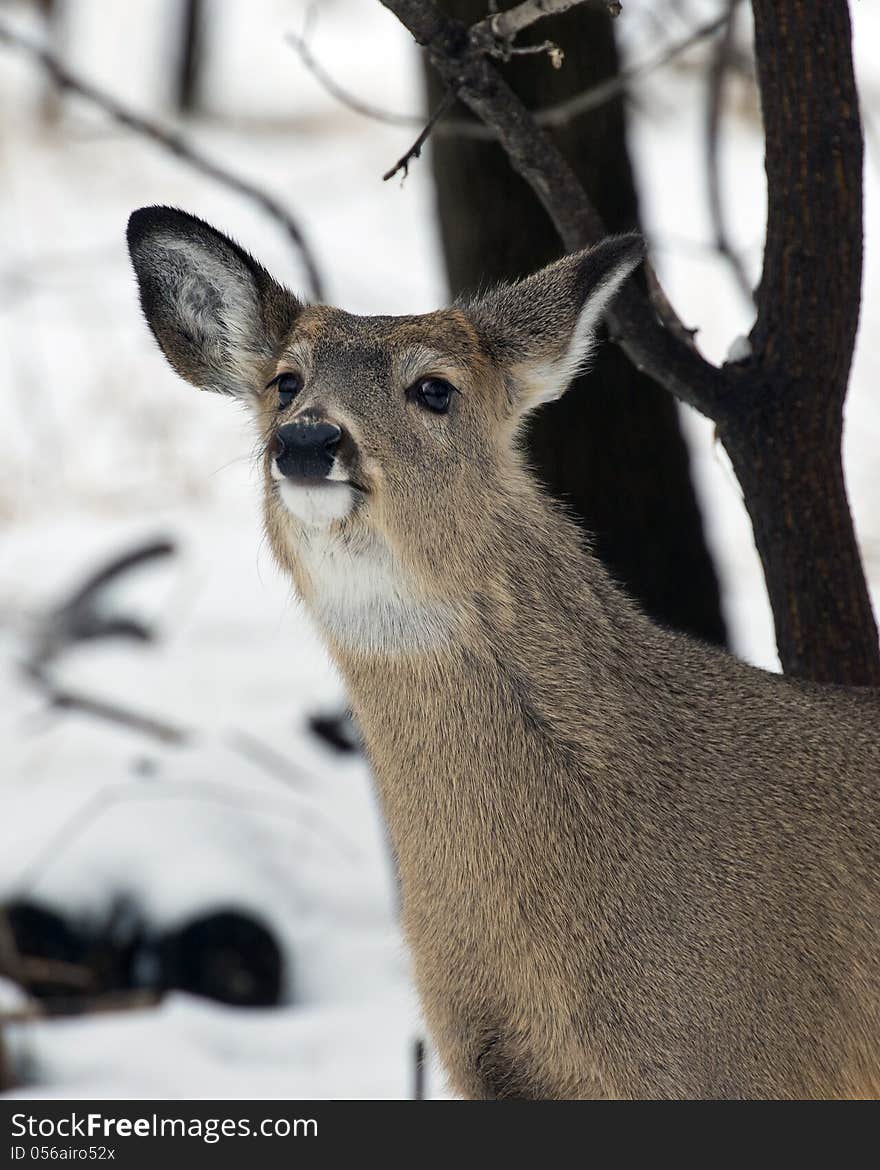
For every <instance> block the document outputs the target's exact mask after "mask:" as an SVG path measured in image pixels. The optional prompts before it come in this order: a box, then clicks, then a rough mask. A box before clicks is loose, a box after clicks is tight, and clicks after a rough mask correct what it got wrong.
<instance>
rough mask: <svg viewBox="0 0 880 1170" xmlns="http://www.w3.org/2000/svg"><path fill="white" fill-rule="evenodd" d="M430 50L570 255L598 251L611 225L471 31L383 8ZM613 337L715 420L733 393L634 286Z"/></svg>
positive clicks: (411, 11) (615, 314)
mask: <svg viewBox="0 0 880 1170" xmlns="http://www.w3.org/2000/svg"><path fill="white" fill-rule="evenodd" d="M382 3H383V4H384V5H385V7H386V8H388V9H390V11H392V12H393V13H394V14H395V15H396V16H397V17H398V18H399V19H400V20H401V22H402V23H403V24H404V25H405V26H406V27H407V28H408V29H409V30H410V32H411V33H412V34H413V36H414V37H415V39H416V41H417V42H418V43H419V44H421V45H422V46H424V48H425V50H426V52H427V54H428V58H429V60H430V61H431V63H432V65H433V66H434V67H435V69H436V70H437V72H438V73H439V75H440V77H441V78H442V79H443V81H444V82H445V83H446V84H447V85H448V86H449V87H450V89H451V90H457V92H458V95H459V96H460V97H461V99H462V100H463V101H464V102H465V103H466V104H467V105H468V106H469V107H470V109H471V110H473V112H474V113H475V114H477V116H478V117H480V118H482V120H483V121H484V122H485V123H486V124H487V125H488V126H490V127H491V128H492V130H493V131H494V133H495V134H496V135H497V137H498V139H499V141H500V142H501V145H502V146H503V147H504V149H505V151H506V153H507V155H508V157H509V159H510V161H511V164H512V165H513V167H514V169H515V170H517V171H518V172H519V174H521V175H522V177H523V178H524V179H525V180H526V182H527V183H529V185H530V186H531V187H532V189H533V190H534V191H535V194H536V195H537V196H538V198H539V200H540V201H541V203H542V204H543V206H544V208H545V209H546V211H547V213H548V214H549V215H550V217H551V219H552V220H553V222H554V223H555V225H556V229H557V231H558V232H559V234H560V236H561V238H562V241H563V243H564V244H565V246H566V248H567V249H568V250H569V251H576V250H578V249H580V248H585V247H588V246H589V245H591V244H595V243H597V242H598V241H599V240H600V239H602V238H603V237H604V236H605V235H606V234H607V232H606V229H605V225H604V224H603V223H602V220H601V218H600V216H599V215H598V213H597V212H596V210H595V208H594V207H593V205H592V203H591V202H590V201H589V199H588V197H587V195H586V193H585V192H584V190H583V188H582V187H581V185H580V183H579V182H578V180H577V177H576V176H575V174H574V172H573V171H572V169H571V167H570V166H569V164H568V162H567V161H566V160H565V158H564V157H563V155H562V154H561V153H560V151H559V150H558V148H557V147H556V146H555V144H554V143H553V142H552V141H551V140H550V138H549V137H547V135H545V134H544V133H542V131H541V130H540V128H539V127H538V125H537V124H536V122H535V120H534V118H533V117H532V116H531V114H530V113H529V111H528V110H527V109H526V108H525V106H524V105H523V103H522V102H521V101H520V100H519V98H518V97H517V96H516V94H515V93H514V92H513V90H512V89H511V88H510V87H509V86H508V85H507V83H506V82H505V81H504V79H503V78H502V77H501V76H500V75H499V74H498V72H497V71H496V69H495V68H494V67H493V65H492V64H491V62H490V61H488V60H487V59H486V56H485V53H484V52H482V51H480V49H479V48H477V47H475V46H474V45H473V44H472V43H471V40H470V36H469V34H468V31H467V29H466V28H465V27H464V26H463V25H462V24H461V23H460V22H458V21H454V20H450V19H449V18H448V17H447V16H445V14H444V13H443V12H441V11H440V9H439V8H438V7H437V5H436V4H435V3H433V2H432V0H382ZM608 321H609V325H610V328H611V333H612V336H613V337H614V338H615V340H617V341H618V343H619V344H620V345H621V346H622V348H623V349H624V350H625V352H626V354H627V356H628V357H629V359H630V361H632V363H633V364H634V365H635V366H636V368H637V369H639V370H641V371H643V372H645V373H648V374H650V375H651V377H652V378H654V380H655V381H657V382H658V383H660V385H662V386H665V387H666V388H667V389H668V390H669V391H670V392H671V393H673V394H675V395H676V397H678V398H680V399H681V400H682V401H683V402H687V403H688V404H689V405H691V406H694V407H696V409H698V410H700V411H702V413H703V414H706V415H708V416H709V417H710V418H711V417H713V415H714V414H715V413H717V410H718V408H719V402H720V400H721V399H722V398H724V397H725V396H726V394H727V393H728V392H729V390H730V383H729V380H728V378H727V374H726V371H724V370H719V369H717V368H716V367H715V366H713V365H711V364H710V363H709V362H707V361H706V360H705V359H704V358H703V357H702V356H701V355H700V354H699V353H698V352H697V351H696V349H695V348H694V347H693V344H692V343H689V342H687V341H684V340H682V338H683V337H685V336H687V331H686V330H685V328H684V326H683V325H680V324H679V328H678V329H676V330H675V331H672V330H670V329H668V328H665V327H664V325H663V324H662V323H661V322H660V320H659V319H658V317H657V314H656V312H655V310H654V309H653V307H652V306H651V304H650V303H649V302H648V300H647V299H646V297H645V296H644V295H643V294H642V293H641V292H640V291H639V288H638V286H637V284H636V282H635V281H634V280H630V281H628V282H627V284H626V285H625V286H624V289H623V290H622V292H621V294H620V296H619V298H618V300H617V302H616V304H615V306H614V308H613V309H612V311H611V312H610V313H609V314H608Z"/></svg>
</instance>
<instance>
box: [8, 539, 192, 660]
mask: <svg viewBox="0 0 880 1170" xmlns="http://www.w3.org/2000/svg"><path fill="white" fill-rule="evenodd" d="M174 552H175V546H174V543H173V542H172V541H170V540H164V539H163V540H151V541H148V542H146V543H144V544H139V545H137V546H136V547H135V548H132V549H130V550H129V551H128V552H125V553H122V554H121V555H119V556H116V557H114V558H113V559H112V560H111V561H108V563H107V564H106V565H103V566H102V567H101V568H100V569H98V570H96V571H95V572H94V573H92V574H90V575H89V576H88V577H87V578H86V580H85V581H84V582H83V583H82V584H81V585H80V586H79V587H78V588H77V589H76V590H75V591H74V592H73V593H72V594H71V595H70V597H68V598H67V599H66V600H65V601H63V602H62V603H61V604H59V605H57V606H55V608H54V609H52V610H51V611H50V612H49V613H48V614H47V615H46V617H45V619H44V620H43V622H42V623H41V625H40V626H39V629H38V630H37V632H36V635H35V638H34V649H33V651H32V653H31V656H30V658H29V663H28V664H29V666H30V667H31V668H34V669H37V668H44V667H46V666H47V665H48V663H50V662H51V661H52V660H53V659H54V658H56V657H57V656H58V655H59V654H62V653H64V651H66V650H68V649H70V647H72V646H74V645H76V644H77V643H79V642H87V641H95V640H96V639H98V638H110V637H125V638H133V639H135V640H136V641H140V642H150V641H152V640H153V637H154V632H153V630H151V629H150V628H149V627H148V626H145V625H144V624H143V622H140V621H137V620H135V619H133V618H130V617H124V616H122V615H116V616H108V614H107V612H106V608H105V603H104V597H105V594H106V591H107V589H108V588H109V587H111V586H112V585H114V584H115V583H116V582H117V581H118V580H119V579H120V577H124V576H125V575H126V574H127V573H129V572H130V571H131V570H132V569H136V568H140V567H141V566H143V565H147V564H150V563H151V562H153V561H158V560H164V559H165V558H166V557H170V556H171V555H172V554H173V553H174Z"/></svg>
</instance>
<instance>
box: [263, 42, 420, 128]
mask: <svg viewBox="0 0 880 1170" xmlns="http://www.w3.org/2000/svg"><path fill="white" fill-rule="evenodd" d="M285 40H286V41H287V43H288V44H289V45H290V47H291V48H292V49H295V50H296V52H297V55H298V56H299V59H300V61H302V63H303V65H305V67H306V69H307V70H308V71H309V73H311V75H312V76H313V77H314V78H315V80H316V81H317V82H318V83H319V84H320V85H321V86H323V87H324V89H325V90H326V91H327V93H329V94H330V96H331V97H334V98H336V100H337V101H338V102H339V103H340V105H343V106H346V107H347V108H348V109H350V110H354V112H355V113H356V114H362V115H363V116H364V117H365V118H372V119H373V121H375V122H385V123H386V124H387V125H389V126H404V127H406V128H407V129H409V128H410V127H413V126H421V125H422V123H423V122H424V118H420V117H419V116H418V114H397V113H395V112H394V111H393V110H384V109H380V108H379V106H374V105H372V104H371V103H370V102H365V101H364V100H363V99H362V98H359V97H357V96H356V95H355V94H353V93H350V92H349V91H348V90H347V89H344V88H343V86H341V85H340V84H339V82H338V81H336V79H335V78H334V77H332V76H331V75H330V74H329V73H328V72H327V70H326V69H325V68H324V66H323V65H322V64H321V62H320V61H318V60H317V58H316V57H315V55H314V53H313V52H312V50H311V49H310V48H309V42H308V40H307V38H306V37H305V36H300V35H299V33H293V32H289V33H287V35H286V37H285Z"/></svg>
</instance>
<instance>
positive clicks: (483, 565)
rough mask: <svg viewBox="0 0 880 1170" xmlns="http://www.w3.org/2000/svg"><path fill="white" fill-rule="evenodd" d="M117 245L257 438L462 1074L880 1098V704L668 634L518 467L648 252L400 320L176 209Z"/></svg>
mask: <svg viewBox="0 0 880 1170" xmlns="http://www.w3.org/2000/svg"><path fill="white" fill-rule="evenodd" d="M129 244H130V248H131V254H132V258H133V261H134V266H135V270H136V272H137V277H138V281H139V284H140V295H141V303H142V305H143V309H144V312H145V314H146V317H147V321H148V322H149V324H150V326H151V328H152V329H153V332H154V333H155V335H156V337H157V339H158V341H159V344H160V346H161V347H162V349H163V350H164V352H165V354H166V356H167V358H168V360H169V361H170V363H171V364H172V366H173V367H174V368H175V369H176V370H177V372H178V373H179V374H181V375H182V376H183V377H184V378H186V379H187V380H188V381H190V382H192V383H194V384H195V385H196V386H201V387H207V388H209V389H212V390H218V391H221V392H224V393H228V394H234V395H236V396H238V397H239V398H242V399H244V400H245V401H246V402H247V403H249V404H250V406H251V407H252V409H253V412H254V414H255V416H256V419H257V421H258V425H259V427H260V432H261V435H262V440H263V444H264V486H265V521H266V527H267V530H268V533H269V537H270V540H271V543H272V548H273V549H274V552H275V555H276V557H277V558H278V561H279V562H280V564H281V565H282V566H283V568H284V569H285V570H286V571H287V572H288V573H289V574H290V576H291V577H292V578H293V580H294V582H295V583H296V587H297V589H298V591H299V594H300V595H301V597H302V599H303V600H304V602H305V604H306V606H307V607H308V610H309V611H310V613H311V615H312V617H313V619H314V621H315V622H316V623H317V626H318V628H319V630H320V631H321V632H322V634H323V637H324V639H325V642H326V645H327V648H328V650H329V652H330V654H331V655H332V657H333V659H334V660H335V662H336V663H337V664H338V667H339V669H340V670H341V672H342V675H343V676H344V679H345V681H346V684H347V686H348V690H349V694H350V698H351V702H352V704H353V707H354V710H355V713H356V715H357V719H358V721H359V723H360V725H361V728H362V729H363V733H364V736H365V740H366V744H367V747H368V751H369V756H370V759H371V762H372V765H373V768H374V770H375V776H376V781H377V784H378V789H379V794H380V797H381V802H382V806H383V809H384V812H385V815H386V818H387V821H388V824H389V826H390V831H391V835H392V838H393V843H394V847H395V851H396V855H397V862H398V865H399V873H400V881H401V888H402V900H403V911H402V913H403V921H404V926H405V930H406V934H407V938H408V940H409V944H410V947H411V950H412V955H413V960H414V966H415V974H416V980H417V984H418V988H419V991H420V995H421V999H422V1003H423V1006H424V1011H425V1015H426V1018H427V1021H428V1025H429V1027H430V1029H431V1032H432V1035H433V1038H434V1041H435V1042H436V1044H437V1046H438V1048H439V1052H440V1054H441V1056H442V1058H443V1060H444V1062H445V1065H446V1068H447V1070H448V1072H449V1074H450V1077H451V1081H452V1084H453V1086H454V1087H455V1088H456V1089H457V1090H458V1091H459V1092H460V1093H462V1094H464V1095H466V1096H469V1097H475V1098H505V1097H507V1098H510V1097H531V1098H540V1097H545V1098H546V1097H555V1098H575V1097H581V1098H583V1097H587V1098H597V1097H624V1098H632V1097H642V1098H646V1097H647V1098H651V1097H677V1098H682V1097H689V1098H694V1097H728V1098H729V1097H765V1098H767V1097H770V1098H796V1097H872V1096H875V1095H877V1094H878V1093H880V963H878V958H880V750H878V745H880V737H878V714H880V701H878V696H877V695H876V694H873V693H869V692H855V691H846V690H844V689H835V688H824V689H823V688H820V687H818V686H813V685H810V684H808V683H805V682H799V681H797V680H793V679H788V678H781V677H777V676H774V675H770V674H766V673H764V672H762V671H760V670H757V669H754V668H752V667H749V666H746V665H744V664H743V663H741V662H738V661H736V660H735V659H734V658H731V657H729V656H728V655H726V654H724V653H723V652H721V651H719V650H716V649H711V648H709V647H707V646H704V645H701V644H699V643H697V642H696V641H692V640H690V639H688V638H686V637H682V636H680V635H678V634H675V633H672V632H670V631H668V630H664V629H659V628H657V627H656V626H655V625H653V624H652V623H651V622H650V621H648V619H647V618H645V617H644V616H643V615H642V614H641V613H640V612H639V610H638V609H637V608H636V606H635V605H634V604H633V603H632V602H631V601H630V600H629V598H628V597H627V596H626V595H625V594H624V593H623V592H622V590H621V589H620V588H618V587H617V586H616V585H615V584H614V583H613V582H612V581H611V580H610V578H609V576H608V574H607V573H606V571H605V570H604V568H603V567H602V566H601V565H600V564H599V563H598V562H597V560H596V559H595V558H594V557H593V556H592V555H591V554H590V551H589V549H588V548H586V547H585V545H584V541H583V539H582V535H581V533H580V531H579V530H578V529H577V528H576V526H575V525H574V524H573V523H571V522H570V521H569V520H568V519H567V518H566V515H565V513H564V510H563V509H562V508H561V507H559V506H558V505H556V504H555V503H553V502H552V501H551V500H550V499H549V498H548V497H547V495H546V494H545V493H544V491H543V490H542V489H541V488H540V487H539V485H538V484H537V483H536V482H535V481H534V480H533V478H532V477H531V475H530V474H529V473H528V472H527V470H526V468H525V466H524V461H523V457H522V455H521V453H520V450H519V447H518V443H517V435H518V432H519V430H520V426H521V422H522V419H523V418H524V416H525V415H526V414H527V412H528V411H530V410H532V409H534V408H535V407H536V406H538V405H539V404H540V403H542V402H546V401H547V400H548V399H552V398H555V397H557V396H558V395H559V394H561V393H562V392H563V391H564V390H565V389H566V386H567V385H568V383H569V381H570V380H571V378H572V375H573V374H574V372H575V371H576V370H577V369H578V368H579V367H580V366H581V365H582V363H583V362H584V360H585V358H586V357H587V354H588V352H589V349H590V346H591V344H592V340H593V336H594V332H595V326H596V324H597V322H598V321H599V320H600V319H601V316H602V313H603V310H604V309H605V308H606V306H607V305H608V303H609V300H610V298H611V297H612V296H613V295H614V293H615V291H616V289H617V288H618V287H619V286H620V284H621V283H622V281H623V280H624V279H625V278H626V277H627V275H628V274H629V273H630V272H631V270H632V269H633V268H634V267H635V266H636V265H637V264H638V263H639V261H640V257H641V255H642V246H641V243H640V242H639V240H638V239H637V238H636V237H632V236H624V237H620V238H614V239H609V240H607V241H605V242H604V243H602V244H600V245H599V246H597V247H595V248H593V249H592V250H591V251H587V252H581V253H579V254H577V255H571V256H567V257H565V258H564V259H562V260H560V261H558V262H557V263H555V264H552V265H550V267H548V268H546V269H544V270H543V271H542V272H539V273H538V274H537V275H535V276H532V277H529V278H528V279H527V280H523V281H521V282H519V283H517V284H513V285H508V286H504V287H501V288H499V289H497V290H496V291H494V292H492V293H490V294H489V295H487V296H485V297H483V298H481V299H479V300H476V301H474V302H473V303H471V304H461V305H459V306H457V307H454V308H451V309H447V310H444V311H440V312H436V313H429V314H426V315H424V316H413V317H356V316H352V315H350V314H348V313H345V312H342V311H340V310H339V309H334V308H328V307H325V306H309V305H304V304H302V303H300V302H299V301H298V300H297V299H296V298H295V297H294V296H293V295H292V294H291V293H289V292H287V291H286V290H285V289H283V288H282V287H280V286H279V285H278V284H276V283H275V281H273V280H272V278H271V277H270V276H269V275H268V273H267V272H266V271H265V270H264V269H263V268H262V267H260V265H258V264H257V263H256V261H254V260H253V259H252V258H251V257H250V256H249V255H247V253H245V252H244V251H243V250H242V249H241V248H239V247H238V246H237V245H236V244H234V243H233V242H231V241H230V240H228V239H227V238H226V237H224V236H222V235H220V234H219V233H218V232H216V231H214V230H213V229H212V228H210V227H209V226H208V225H206V224H205V223H203V222H201V221H200V220H198V219H195V218H193V217H192V216H188V215H185V214H183V213H181V212H178V211H174V210H170V209H168V208H148V209H144V210H141V211H138V212H136V213H135V214H134V215H133V216H132V219H131V222H130V225H129ZM621 474H622V475H626V468H621Z"/></svg>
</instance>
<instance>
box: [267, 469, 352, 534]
mask: <svg viewBox="0 0 880 1170" xmlns="http://www.w3.org/2000/svg"><path fill="white" fill-rule="evenodd" d="M278 494H279V495H280V496H281V499H282V501H283V503H284V506H285V507H286V508H287V510H288V512H291V513H292V514H293V515H294V516H296V518H297V520H299V521H301V522H302V523H303V524H305V525H306V526H307V527H308V528H326V526H327V525H328V524H332V523H333V521H334V520H343V519H344V518H345V517H346V516H347V515H348V514H349V512H350V511H351V509H352V506H353V505H354V491H353V490H352V488H351V487H350V486H349V485H348V484H347V483H338V482H337V483H334V482H333V481H332V480H330V481H328V480H326V479H325V480H323V481H322V482H321V483H320V484H319V485H317V486H316V487H306V486H305V485H304V484H301V483H293V482H291V480H289V479H283V480H281V481H280V482H279V484H278Z"/></svg>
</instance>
